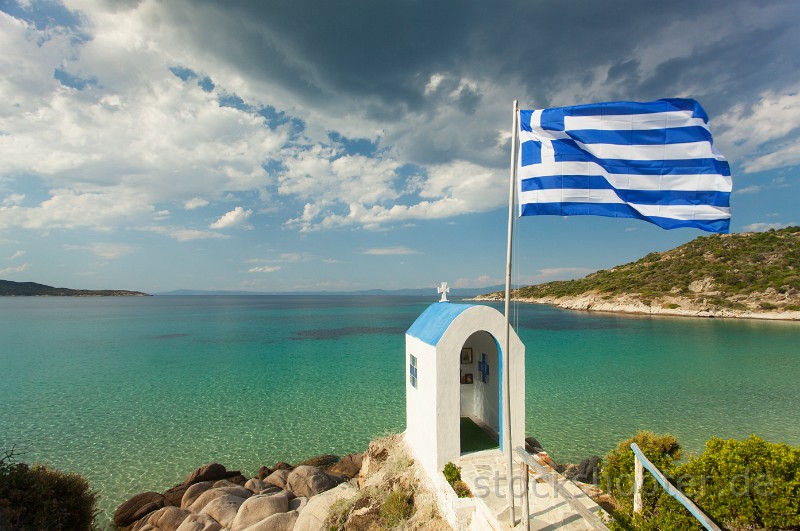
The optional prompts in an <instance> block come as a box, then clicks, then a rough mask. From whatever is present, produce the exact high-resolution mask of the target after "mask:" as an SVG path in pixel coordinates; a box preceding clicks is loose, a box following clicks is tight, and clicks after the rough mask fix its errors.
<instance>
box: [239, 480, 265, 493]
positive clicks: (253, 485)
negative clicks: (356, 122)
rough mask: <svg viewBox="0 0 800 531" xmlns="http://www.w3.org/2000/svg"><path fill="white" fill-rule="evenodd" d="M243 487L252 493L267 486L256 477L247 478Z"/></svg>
mask: <svg viewBox="0 0 800 531" xmlns="http://www.w3.org/2000/svg"><path fill="white" fill-rule="evenodd" d="M244 488H246V489H247V490H249V491H250V492H252V493H253V494H258V493H259V492H261V491H262V490H264V489H266V488H267V484H266V483H264V482H263V481H261V480H260V479H258V478H251V479H248V480H247V483H245V484H244Z"/></svg>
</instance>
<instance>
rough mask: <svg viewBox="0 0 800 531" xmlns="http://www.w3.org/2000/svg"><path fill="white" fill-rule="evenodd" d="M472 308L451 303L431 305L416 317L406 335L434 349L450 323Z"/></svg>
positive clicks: (467, 305)
mask: <svg viewBox="0 0 800 531" xmlns="http://www.w3.org/2000/svg"><path fill="white" fill-rule="evenodd" d="M473 306H475V305H474V304H453V303H451V302H437V303H435V304H431V305H430V306H428V308H427V309H426V310H425V311H424V312H422V313H421V314H420V316H419V317H417V320H416V321H414V324H412V325H411V327H410V328H409V329H408V331H406V334H408V335H410V336H412V337H416V338H417V339H419V340H421V341H423V342H424V343H427V344H428V345H431V346H434V347H435V346H436V344H437V343H438V342H439V340H440V339H442V336H443V335H444V333H445V332H446V331H447V328H448V327H449V326H450V323H452V322H453V321H454V320H455V319H456V317H458V316H459V315H461V314H462V313H463V312H464V311H465V310H468V309H470V308H472V307H473Z"/></svg>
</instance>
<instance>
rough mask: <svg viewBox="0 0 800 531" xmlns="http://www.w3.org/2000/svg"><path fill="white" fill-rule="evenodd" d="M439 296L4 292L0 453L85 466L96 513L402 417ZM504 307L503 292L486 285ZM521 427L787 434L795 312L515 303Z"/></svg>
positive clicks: (619, 436) (554, 449) (590, 438)
mask: <svg viewBox="0 0 800 531" xmlns="http://www.w3.org/2000/svg"><path fill="white" fill-rule="evenodd" d="M436 300H437V296H436V295H435V294H434V295H432V296H431V297H412V296H347V295H320V296H302V295H291V296H155V297H102V298H62V297H0V453H2V451H3V450H8V449H10V448H12V447H13V448H14V449H15V452H21V454H20V456H19V459H20V460H22V461H24V462H29V463H32V462H40V463H47V464H48V465H51V466H53V467H56V468H59V469H61V470H65V471H71V472H79V473H81V474H84V475H85V476H86V477H88V479H89V481H90V483H91V485H92V487H93V488H94V489H95V490H96V491H98V492H99V494H100V505H99V506H100V509H101V515H100V520H101V522H104V523H107V522H109V521H110V518H111V515H112V514H113V511H114V509H115V508H116V507H117V505H119V504H120V503H121V502H123V501H124V500H126V499H127V498H128V497H130V496H132V495H133V494H136V493H138V492H141V491H146V490H156V491H162V490H165V489H167V488H168V487H170V486H172V485H174V484H176V483H180V482H181V481H182V480H183V479H184V478H185V476H186V475H187V474H188V473H189V472H190V471H192V470H193V469H195V468H197V467H198V466H200V465H202V464H204V463H209V462H214V461H216V462H220V463H223V464H224V465H225V466H226V467H228V469H229V470H241V471H242V472H243V473H245V474H250V475H254V474H255V473H256V471H257V469H258V468H259V466H261V465H268V466H269V465H271V464H273V463H274V462H276V461H287V462H297V461H299V460H302V459H305V458H308V457H311V456H314V455H318V454H323V453H332V454H337V455H344V454H347V453H350V452H359V451H363V450H364V449H365V448H366V446H367V444H368V443H369V441H370V440H372V439H374V438H377V437H381V436H383V435H387V434H390V433H397V432H400V431H403V430H404V429H405V376H406V370H405V362H404V353H405V335H404V334H405V331H406V330H407V329H408V328H409V326H410V325H411V324H412V323H413V322H414V320H415V319H416V318H417V316H419V314H420V313H422V312H423V311H424V310H425V308H426V307H427V306H428V305H430V304H431V303H434V302H436ZM495 307H497V308H498V309H500V310H501V311H502V308H501V306H500V305H495ZM511 313H512V324H513V325H514V326H515V328H516V330H517V331H518V333H519V335H520V337H521V338H522V340H523V342H524V343H525V345H526V369H525V370H526V409H525V414H526V419H525V420H526V428H527V433H528V435H533V436H535V437H536V438H537V439H538V440H539V441H540V442H541V443H542V445H543V446H544V448H545V449H546V450H547V451H548V452H549V453H550V455H551V456H552V457H553V458H554V459H555V460H556V461H560V462H577V461H580V460H582V459H584V458H586V457H589V456H591V455H595V454H596V455H603V454H605V453H606V452H608V451H609V450H610V449H612V448H614V447H615V446H616V445H617V444H618V443H619V442H620V441H622V440H624V439H626V438H628V437H630V436H632V435H634V434H635V433H636V432H637V431H638V430H643V429H646V430H651V431H654V432H657V433H672V434H673V435H675V436H677V437H678V440H679V441H680V442H681V444H682V445H683V446H684V448H685V450H686V453H687V454H692V453H695V454H696V453H699V452H701V451H702V450H703V445H704V443H705V441H706V440H707V439H709V438H710V437H712V436H714V437H722V438H739V439H741V438H746V437H748V436H749V435H750V434H756V435H758V436H759V437H762V438H764V439H766V440H768V441H772V442H782V443H787V444H790V445H793V446H796V445H798V444H800V383H799V382H800V323H796V322H766V321H756V320H722V319H692V318H679V317H656V316H632V315H619V314H608V313H587V312H574V311H568V310H562V309H558V308H553V307H549V306H542V305H529V304H514V305H513V306H512V312H511Z"/></svg>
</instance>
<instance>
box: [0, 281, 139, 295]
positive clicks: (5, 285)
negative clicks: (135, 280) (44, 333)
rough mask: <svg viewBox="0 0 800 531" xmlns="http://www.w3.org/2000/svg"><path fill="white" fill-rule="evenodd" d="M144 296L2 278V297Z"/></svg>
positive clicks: (132, 292)
mask: <svg viewBox="0 0 800 531" xmlns="http://www.w3.org/2000/svg"><path fill="white" fill-rule="evenodd" d="M44 296H47V297H144V296H147V293H142V292H140V291H127V290H120V289H113V290H106V289H104V290H90V289H69V288H54V287H53V286H46V285H44V284H37V283H36V282H13V281H11V280H0V297H44Z"/></svg>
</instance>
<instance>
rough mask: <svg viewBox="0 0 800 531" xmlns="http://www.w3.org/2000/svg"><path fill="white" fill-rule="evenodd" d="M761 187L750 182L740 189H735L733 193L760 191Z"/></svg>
mask: <svg viewBox="0 0 800 531" xmlns="http://www.w3.org/2000/svg"><path fill="white" fill-rule="evenodd" d="M761 189H762V187H761V186H759V185H757V184H752V185H750V186H745V187H744V188H740V189H738V190H736V191H735V192H734V193H735V194H755V193H757V192H760V191H761Z"/></svg>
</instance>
